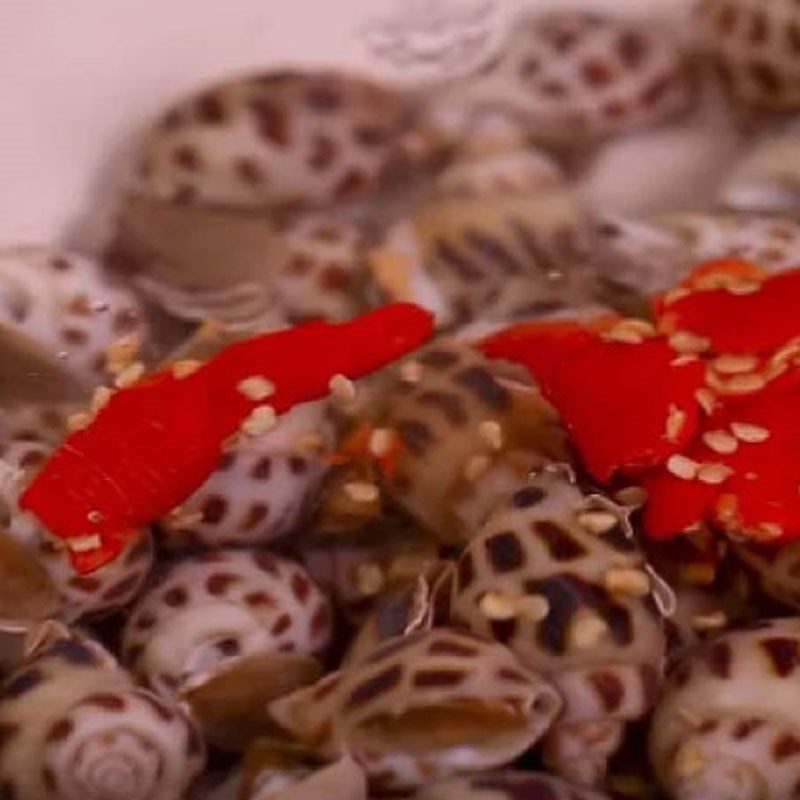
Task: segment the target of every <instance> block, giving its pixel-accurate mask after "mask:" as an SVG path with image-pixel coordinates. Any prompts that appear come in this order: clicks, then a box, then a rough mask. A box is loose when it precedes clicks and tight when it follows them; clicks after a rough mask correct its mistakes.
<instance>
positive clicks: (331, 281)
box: [318, 264, 353, 292]
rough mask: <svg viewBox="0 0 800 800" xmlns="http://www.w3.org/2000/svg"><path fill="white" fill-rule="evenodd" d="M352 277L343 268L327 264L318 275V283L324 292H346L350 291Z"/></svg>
mask: <svg viewBox="0 0 800 800" xmlns="http://www.w3.org/2000/svg"><path fill="white" fill-rule="evenodd" d="M352 277H353V276H352V275H351V273H350V271H349V270H347V269H346V268H345V267H342V266H339V265H338V264H329V265H328V266H327V267H325V269H324V270H322V272H321V273H320V276H319V279H318V283H319V287H320V289H323V290H324V291H326V292H346V291H348V290H349V289H350V284H351V283H352Z"/></svg>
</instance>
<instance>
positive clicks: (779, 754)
mask: <svg viewBox="0 0 800 800" xmlns="http://www.w3.org/2000/svg"><path fill="white" fill-rule="evenodd" d="M798 753H800V739H798V738H797V737H796V736H793V735H792V734H791V733H784V734H781V735H780V736H779V737H778V738H777V739H775V741H774V742H773V743H772V755H773V757H774V759H775V760H776V761H785V760H786V759H787V758H791V757H792V756H796V755H797V754H798Z"/></svg>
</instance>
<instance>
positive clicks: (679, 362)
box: [669, 355, 700, 367]
mask: <svg viewBox="0 0 800 800" xmlns="http://www.w3.org/2000/svg"><path fill="white" fill-rule="evenodd" d="M699 360H700V359H699V358H698V357H697V356H692V355H683V356H678V357H677V358H673V359H672V361H670V362H669V363H670V366H672V367H685V366H686V365H687V364H694V363H696V362H697V361H699Z"/></svg>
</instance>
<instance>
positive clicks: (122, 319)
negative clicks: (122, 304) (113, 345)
mask: <svg viewBox="0 0 800 800" xmlns="http://www.w3.org/2000/svg"><path fill="white" fill-rule="evenodd" d="M112 324H113V327H114V330H115V331H116V332H117V333H129V332H130V331H132V330H133V329H134V328H136V326H137V325H138V324H139V312H138V311H136V310H135V309H133V308H122V309H120V310H119V311H118V312H117V313H116V314H115V315H114V321H113V323H112Z"/></svg>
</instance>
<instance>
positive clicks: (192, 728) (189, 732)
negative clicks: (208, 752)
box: [186, 722, 203, 758]
mask: <svg viewBox="0 0 800 800" xmlns="http://www.w3.org/2000/svg"><path fill="white" fill-rule="evenodd" d="M202 752H203V738H202V737H201V736H200V731H199V730H198V728H197V726H196V725H194V724H192V723H191V722H189V723H188V724H187V726H186V753H187V755H188V756H189V757H190V758H196V757H197V756H199V755H200V754H201V753H202Z"/></svg>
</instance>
